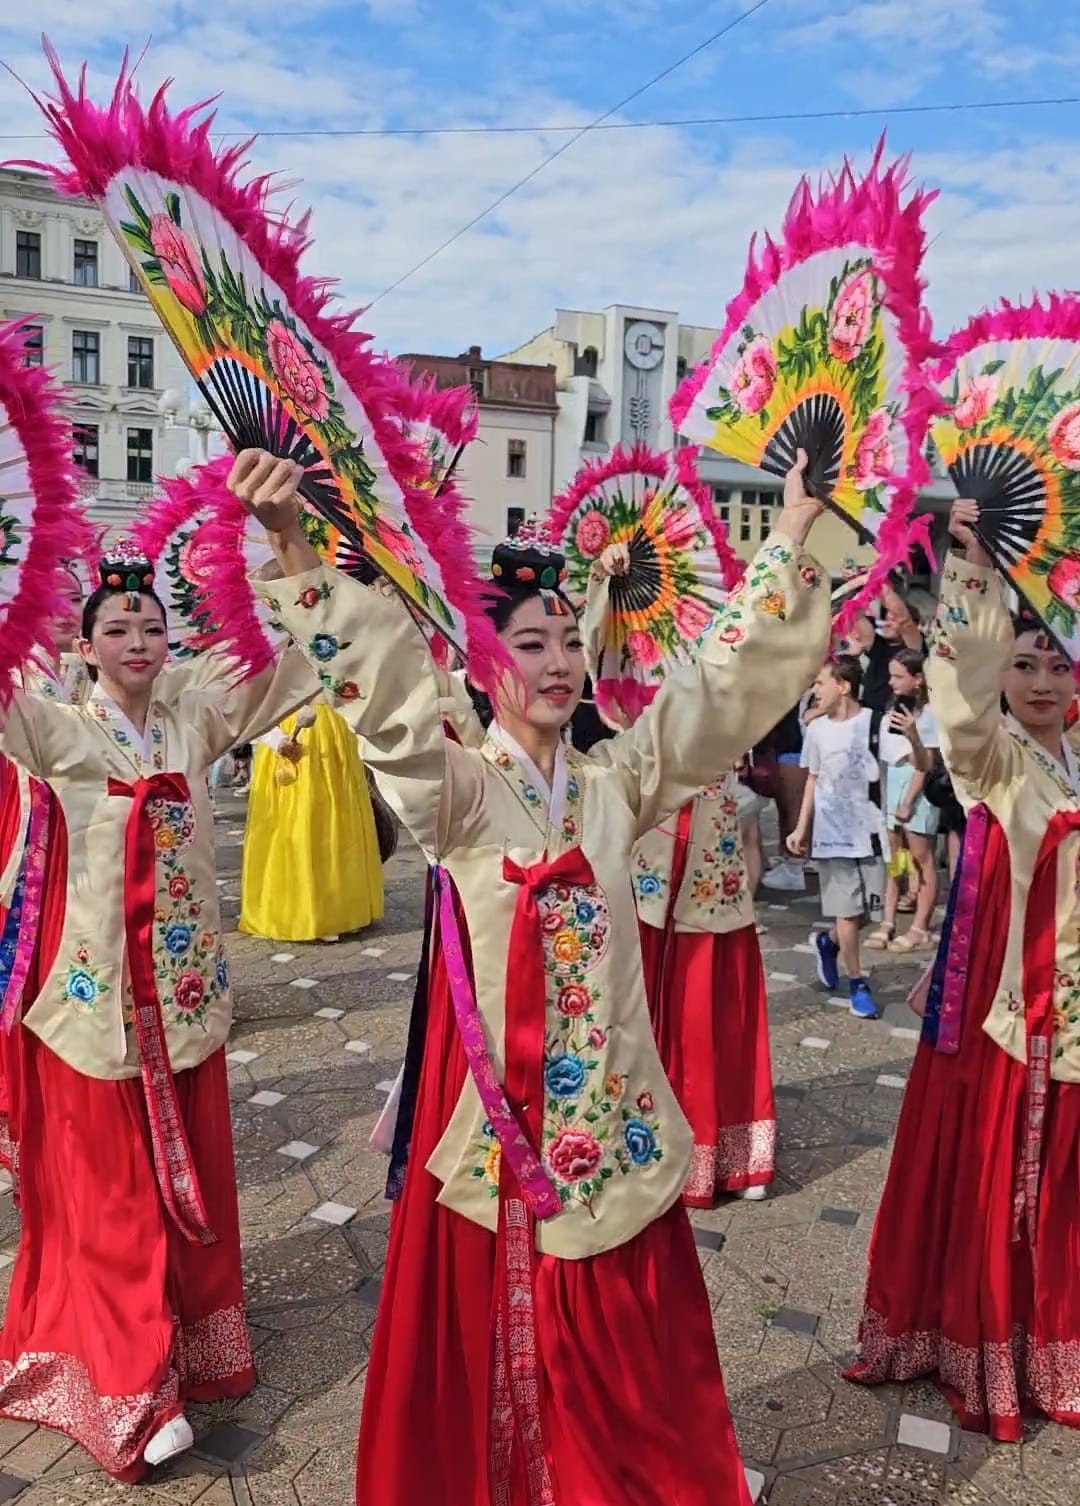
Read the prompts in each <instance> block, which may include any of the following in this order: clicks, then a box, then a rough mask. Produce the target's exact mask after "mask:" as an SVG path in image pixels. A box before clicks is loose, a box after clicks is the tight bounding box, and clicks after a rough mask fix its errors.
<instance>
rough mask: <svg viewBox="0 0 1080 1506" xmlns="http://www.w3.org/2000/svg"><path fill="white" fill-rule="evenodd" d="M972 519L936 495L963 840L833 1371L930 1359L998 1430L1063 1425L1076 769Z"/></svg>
mask: <svg viewBox="0 0 1080 1506" xmlns="http://www.w3.org/2000/svg"><path fill="white" fill-rule="evenodd" d="M977 520H978V507H977V505H976V504H975V503H974V502H971V501H960V502H957V503H955V504H954V507H953V513H952V519H951V525H950V526H951V530H952V535H953V538H954V539H955V540H956V543H957V545H958V546H959V553H954V554H952V555H950V556H949V558H948V561H947V563H946V567H945V573H944V579H943V584H942V591H941V601H940V605H939V607H938V612H937V619H936V622H935V625H934V629H933V634H932V642H931V650H930V658H929V662H928V677H929V682H930V700H931V704H932V706H933V708H934V713H935V716H936V718H937V724H938V729H939V733H940V740H941V751H942V754H943V756H944V760H945V763H946V765H947V767H948V770H949V773H950V775H951V777H952V780H953V783H954V785H955V787H956V791H957V794H958V795H959V796H960V797H961V799H962V800H963V801H964V803H965V805H966V806H967V807H968V823H967V831H966V834H965V845H964V851H963V855H962V857H961V860H960V868H959V873H958V877H957V880H956V883H955V885H954V890H953V896H952V898H951V900H950V907H949V912H948V914H947V916H946V926H945V931H944V932H943V946H945V947H946V948H947V950H946V953H945V954H944V955H943V956H939V963H940V964H941V966H940V972H939V976H938V977H937V979H936V980H935V981H936V991H935V988H932V989H931V993H930V999H929V1004H928V1008H927V1013H926V1017H925V1021H924V1031H923V1040H922V1042H921V1044H920V1046H919V1050H918V1054H917V1056H916V1060H915V1065H914V1068H913V1071H912V1074H911V1078H910V1080H909V1083H908V1088H907V1092H906V1094H905V1097H904V1105H903V1109H902V1112H901V1115H900V1123H899V1127H898V1129H897V1136H896V1146H895V1149H894V1152H893V1158H892V1166H891V1168H890V1171H889V1176H888V1180H887V1182H886V1185H885V1191H884V1194H883V1197H882V1202H881V1209H880V1212H879V1214H878V1218H877V1224H876V1227H875V1230H874V1238H873V1242H872V1245H871V1251H870V1269H869V1278H868V1282H867V1290H866V1303H865V1307H864V1310H863V1317H862V1324H861V1328H860V1350H861V1352H860V1357H859V1359H858V1361H857V1363H856V1364H855V1365H854V1366H853V1367H852V1369H851V1371H850V1372H849V1376H850V1378H851V1379H853V1380H858V1381H863V1382H878V1381H896V1380H900V1381H904V1380H910V1379H912V1378H914V1377H917V1376H923V1375H933V1376H936V1378H937V1381H938V1384H939V1386H940V1387H941V1389H942V1391H943V1392H944V1394H945V1396H946V1398H947V1399H948V1401H949V1402H950V1403H951V1405H952V1407H953V1410H954V1411H955V1413H956V1415H957V1417H958V1418H959V1420H960V1423H961V1426H963V1427H965V1428H969V1429H973V1430H979V1431H983V1432H989V1433H990V1434H991V1435H992V1436H993V1437H994V1438H997V1439H1004V1440H1008V1441H1014V1442H1016V1441H1019V1440H1020V1439H1021V1438H1022V1437H1023V1418H1024V1414H1025V1413H1028V1412H1039V1413H1042V1414H1043V1415H1044V1416H1046V1417H1050V1418H1053V1419H1054V1420H1055V1421H1056V1422H1060V1423H1065V1424H1067V1425H1068V1426H1071V1427H1080V1261H1078V1260H1077V1251H1078V1249H1080V1171H1078V1168H1080V924H1078V922H1080V891H1078V887H1077V880H1076V875H1077V872H1078V864H1080V777H1078V770H1077V764H1076V759H1075V757H1074V755H1073V753H1072V750H1071V749H1070V747H1069V746H1068V743H1067V741H1066V739H1065V735H1064V734H1065V717H1066V713H1067V711H1068V708H1069V703H1070V701H1071V700H1072V696H1073V693H1074V689H1075V685H1074V680H1073V674H1072V667H1071V665H1070V663H1069V661H1068V660H1067V659H1066V657H1065V656H1064V654H1062V653H1061V652H1060V650H1059V649H1058V648H1057V646H1056V645H1055V643H1054V642H1053V640H1052V639H1051V638H1050V637H1049V635H1048V634H1047V633H1046V632H1045V631H1044V630H1043V629H1042V627H1041V626H1040V625H1039V624H1038V623H1034V622H1032V621H1031V620H1030V619H1027V620H1022V621H1020V622H1019V623H1014V622H1013V621H1012V620H1011V619H1010V617H1009V614H1008V612H1007V610H1006V607H1005V602H1004V598H1003V594H1002V588H1001V583H1000V580H999V579H998V577H997V576H996V575H995V573H994V571H993V570H992V569H991V566H990V561H989V558H988V556H987V555H986V553H985V552H984V550H983V549H982V547H981V545H980V544H979V543H978V540H977V538H976V536H975V534H974V532H973V527H974V525H975V524H976V522H977ZM965 556H966V557H965ZM1002 693H1004V697H1005V702H1006V704H1007V707H1008V712H1007V714H1003V713H1002V709H1001V696H1002Z"/></svg>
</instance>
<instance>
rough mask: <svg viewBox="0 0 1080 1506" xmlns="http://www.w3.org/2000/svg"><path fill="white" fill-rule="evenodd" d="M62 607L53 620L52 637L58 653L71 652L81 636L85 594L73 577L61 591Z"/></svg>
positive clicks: (68, 579) (64, 584) (66, 581)
mask: <svg viewBox="0 0 1080 1506" xmlns="http://www.w3.org/2000/svg"><path fill="white" fill-rule="evenodd" d="M60 596H61V605H60V607H59V608H58V610H57V613H56V616H55V617H54V618H53V624H52V635H53V641H54V642H55V644H56V649H57V652H58V653H61V654H67V653H70V652H71V648H72V645H73V644H74V642H75V639H76V638H77V637H78V636H79V624H80V622H81V621H82V609H83V594H82V587H81V586H80V585H79V583H78V581H76V580H75V579H74V578H73V577H68V578H67V579H66V580H65V581H64V583H63V585H62V587H61V591H60Z"/></svg>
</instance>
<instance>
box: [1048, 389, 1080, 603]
mask: <svg viewBox="0 0 1080 1506" xmlns="http://www.w3.org/2000/svg"><path fill="white" fill-rule="evenodd" d="M1046 437H1047V439H1048V440H1049V441H1050V449H1051V450H1052V451H1053V454H1054V458H1055V459H1056V460H1057V461H1059V462H1060V464H1061V465H1063V466H1064V467H1065V469H1066V470H1067V471H1080V403H1070V404H1069V406H1068V407H1067V408H1062V410H1061V412H1060V413H1059V414H1058V416H1057V418H1055V419H1054V422H1053V423H1052V424H1051V425H1050V428H1049V430H1048V431H1047V436H1046ZM1052 589H1053V587H1051V590H1052Z"/></svg>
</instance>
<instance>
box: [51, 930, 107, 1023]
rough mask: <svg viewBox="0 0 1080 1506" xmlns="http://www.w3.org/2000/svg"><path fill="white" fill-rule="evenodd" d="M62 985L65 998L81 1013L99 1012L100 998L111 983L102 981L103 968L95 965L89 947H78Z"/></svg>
mask: <svg viewBox="0 0 1080 1506" xmlns="http://www.w3.org/2000/svg"><path fill="white" fill-rule="evenodd" d="M62 987H63V991H64V998H65V1000H66V1001H67V1002H68V1003H69V1004H70V1005H71V1007H72V1008H73V1009H74V1010H76V1011H77V1012H78V1013H79V1014H96V1013H97V1007H98V1000H99V999H100V998H101V996H102V995H103V994H107V993H108V992H109V985H108V984H107V983H104V982H102V979H101V968H100V967H97V966H95V965H94V963H93V961H92V959H91V955H90V949H89V948H88V947H86V946H80V947H77V948H76V950H75V959H74V961H72V962H70V963H69V964H68V971H67V977H66V978H65V979H64V981H63V985H62Z"/></svg>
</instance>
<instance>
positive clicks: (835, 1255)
mask: <svg viewBox="0 0 1080 1506" xmlns="http://www.w3.org/2000/svg"><path fill="white" fill-rule="evenodd" d="M241 822H242V809H241V807H240V805H239V803H238V802H234V801H230V802H229V803H227V804H226V805H225V807H224V810H223V816H222V821H221V832H220V838H221V866H220V872H221V874H222V893H223V895H224V898H225V902H226V915H227V917H232V918H235V913H236V891H237V884H238V878H237V869H238V865H239V855H240V841H241V837H242V825H241ZM422 880H423V865H422V862H421V859H420V857H419V854H418V853H417V852H416V851H415V849H413V848H411V846H410V847H407V848H406V850H404V851H402V852H400V853H399V854H398V855H397V856H395V857H394V858H393V859H392V861H391V863H390V864H389V866H388V868H387V873H386V886H387V893H386V919H385V920H384V922H383V923H382V924H381V925H380V926H378V927H376V928H374V929H372V930H371V931H369V932H366V933H364V934H363V935H362V936H360V937H358V938H355V939H349V940H345V941H341V942H338V943H336V944H333V945H318V946H311V947H307V946H282V945H271V944H268V943H265V942H261V941H255V940H252V939H251V938H247V937H240V936H235V935H234V936H233V937H232V944H231V954H232V960H233V967H234V974H235V976H236V978H237V979H238V983H239V989H238V1010H237V1024H236V1030H235V1035H234V1038H233V1041H232V1044H231V1048H230V1050H231V1056H230V1078H231V1084H232V1098H233V1106H234V1122H235V1131H236V1169H237V1175H238V1178H239V1185H240V1208H241V1216H242V1220H243V1232H244V1247H245V1266H246V1277H247V1300H248V1313H249V1317H250V1321H251V1326H252V1332H253V1336H254V1341H255V1344H256V1347H257V1355H258V1363H259V1372H260V1383H259V1386H258V1388H257V1389H256V1390H255V1391H254V1393H253V1394H252V1395H251V1396H250V1397H248V1398H246V1399H244V1400H242V1401H238V1402H228V1403H224V1404H221V1405H217V1406H209V1407H198V1408H195V1409H193V1413H192V1421H193V1424H194V1426H195V1430H196V1433H197V1443H196V1451H195V1452H194V1453H192V1454H190V1455H189V1456H187V1457H186V1458H185V1459H184V1460H183V1461H181V1462H179V1463H177V1464H175V1465H173V1466H171V1467H166V1468H165V1469H163V1470H161V1471H160V1472H159V1473H158V1474H157V1475H156V1476H155V1477H153V1478H152V1479H151V1480H150V1481H149V1482H148V1484H146V1485H143V1486H141V1487H127V1486H122V1485H118V1484H116V1483H114V1482H112V1481H110V1480H109V1479H108V1478H107V1477H106V1476H104V1475H103V1474H102V1473H101V1472H100V1471H99V1470H97V1469H96V1467H95V1466H94V1465H93V1463H92V1461H91V1460H90V1459H89V1458H88V1457H87V1456H86V1455H85V1454H84V1453H83V1452H82V1451H81V1450H80V1449H78V1448H75V1447H73V1446H72V1445H71V1444H70V1443H69V1442H68V1441H67V1440H66V1439H65V1438H63V1437H62V1436H61V1435H59V1434H56V1433H51V1432H47V1431H44V1430H35V1429H33V1428H30V1427H25V1426H21V1425H17V1424H14V1423H10V1422H0V1506H2V1503H4V1502H6V1501H8V1500H11V1499H13V1498H15V1497H18V1500H19V1503H20V1506H44V1503H46V1502H48V1503H50V1506H91V1503H96V1502H99V1501H106V1500H108V1501H110V1502H111V1501H114V1500H116V1501H118V1500H122V1499H123V1498H125V1497H128V1498H132V1499H133V1498H134V1497H135V1495H136V1493H139V1494H140V1495H141V1497H142V1499H143V1500H155V1499H157V1500H165V1501H170V1502H175V1503H177V1506H192V1503H194V1502H196V1501H198V1502H200V1503H201V1506H234V1503H235V1506H351V1502H352V1499H353V1468H354V1449H355V1443H356V1429H357V1420H358V1417H359V1413H360V1401H361V1396H362V1393H363V1385H364V1367H365V1364H366V1362H367V1355H368V1347H369V1344H370V1340H371V1333H372V1328H373V1325H374V1322H375V1310H376V1304H377V1302H378V1298H379V1284H380V1272H381V1268H382V1263H383V1257H384V1252H385V1245H386V1238H387V1229H388V1213H387V1205H386V1204H385V1203H384V1201H383V1198H382V1187H383V1177H384V1170H385V1166H384V1162H383V1161H382V1159H381V1158H379V1157H377V1156H375V1155H374V1154H373V1153H372V1152H371V1151H370V1150H369V1149H368V1145H367V1139H368V1135H369V1133H370V1130H371V1126H372V1124H373V1122H374V1119H375V1116H376V1114H377V1112H378V1110H379V1108H380V1107H381V1105H382V1103H383V1101H384V1098H385V1093H386V1091H387V1089H388V1088H389V1086H390V1082H391V1079H392V1078H393V1077H394V1075H395V1073H396V1071H397V1068H398V1064H399V1059H400V1055H401V1051H402V1048H403V1042H404V1034H405V1026H406V1018H407V1010H408V1006H409V1002H410V1000H411V997H412V987H413V978H414V970H415V967H416V963H417V957H418V952H419V942H420V928H421V924H422ZM817 914H818V911H817V903H816V899H815V898H813V897H812V896H807V897H800V898H797V899H790V898H788V897H783V901H782V902H778V903H776V904H773V903H770V902H769V899H768V896H766V898H765V900H764V902H763V903H762V905H761V907H760V911H759V920H760V921H761V923H762V924H763V925H764V926H765V927H766V932H765V934H764V935H763V936H762V945H763V947H764V949H765V961H766V966H767V969H768V972H769V997H770V1015H771V1023H772V1043H773V1064H774V1070H775V1076H776V1083H777V1110H778V1116H779V1154H778V1165H779V1174H778V1177H777V1181H776V1183H775V1184H774V1186H773V1189H772V1192H771V1195H770V1198H769V1200H768V1201H767V1202H764V1203H757V1204H752V1203H743V1202H739V1201H731V1202H727V1203H725V1204H724V1206H722V1207H720V1208H718V1209H717V1210H715V1211H714V1212H711V1213H707V1214H697V1215H695V1218H694V1223H695V1229H696V1235H697V1241H698V1246H699V1250H700V1254H701V1260H702V1264H703V1267H704V1272H705V1279H706V1282H707V1285H708V1289H709V1292H710V1295H711V1298H712V1303H713V1311H714V1315H715V1323H716V1332H717V1337H718V1340H719V1345H720V1352H721V1357H722V1359H723V1363H724V1369H725V1372H726V1376H727V1384H728V1390H729V1395H730V1399H731V1404H732V1410H733V1412H734V1415H735V1422H736V1426H737V1429H738V1434H739V1441H740V1444H741V1446H742V1451H743V1457H744V1459H745V1461H746V1464H747V1469H748V1473H749V1474H750V1478H751V1483H752V1485H753V1486H754V1488H755V1489H757V1490H758V1491H759V1492H760V1493H761V1498H762V1499H767V1500H768V1502H769V1503H770V1506H838V1503H841V1502H842V1503H845V1506H864V1503H865V1506H931V1503H935V1502H950V1503H955V1506H1074V1503H1075V1502H1076V1500H1077V1494H1078V1489H1080V1487H1078V1485H1077V1480H1078V1478H1080V1477H1078V1474H1077V1466H1078V1463H1080V1434H1078V1433H1075V1432H1070V1431H1068V1430H1065V1429H1062V1428H1056V1427H1053V1426H1050V1425H1043V1426H1038V1425H1037V1426H1034V1427H1032V1428H1031V1429H1030V1431H1029V1433H1028V1435H1027V1440H1026V1442H1025V1443H1024V1444H1023V1445H1022V1446H1019V1447H1010V1446H998V1447H996V1448H991V1447H990V1446H989V1445H988V1444H987V1442H986V1441H985V1440H984V1439H982V1438H981V1437H978V1436H974V1435H971V1434H967V1433H962V1432H959V1431H958V1430H957V1429H956V1428H955V1427H954V1426H953V1424H952V1421H951V1416H950V1413H949V1411H948V1409H947V1408H946V1407H945V1405H944V1404H943V1402H942V1401H941V1399H940V1398H939V1397H938V1395H937V1393H936V1392H935V1391H934V1390H933V1388H931V1387H930V1386H927V1385H909V1386H894V1387H886V1388H882V1389H879V1390H874V1391H867V1390H863V1389H860V1388H856V1387H852V1386H849V1385H847V1384H845V1383H844V1382H843V1381H842V1380H841V1379H840V1377H839V1370H840V1366H841V1362H842V1360H843V1358H844V1357H845V1356H846V1355H847V1354H848V1353H850V1350H851V1346H852V1343H853V1336H854V1332H855V1326H856V1321H857V1317H858V1310H859V1304H860V1300H861V1294H862V1284H863V1273H864V1267H865V1260H866V1250H867V1244H868V1242H869V1239H870V1230H871V1223H872V1219H873V1215H874V1210H875V1207H876V1204H877V1200H878V1197H879V1195H880V1190H881V1185H882V1180H883V1177H884V1175H885V1170H886V1167H887V1164H888V1158H889V1150H890V1137H891V1134H892V1131H893V1128H894V1124H895V1119H896V1114H897V1111H898V1109H899V1105H900V1099H901V1094H902V1090H903V1086H904V1080H905V1078H906V1076H907V1073H908V1071H909V1068H910V1063H911V1058H912V1054H913V1052H914V1049H915V1030H914V1025H915V1021H914V1018H913V1017H912V1016H911V1015H910V1013H909V1012H908V1011H907V1009H906V1006H905V1005H904V1003H903V999H904V995H905V993H906V992H907V989H908V987H910V984H911V981H912V979H913V977H914V975H915V964H913V963H912V962H910V961H904V960H902V959H899V958H898V959H895V960H894V959H890V960H888V961H887V962H884V963H882V964H881V965H880V966H879V967H878V969H877V972H876V982H877V989H878V994H879V997H880V999H881V1001H882V1002H883V1003H886V1004H887V1009H886V1013H885V1018H884V1020H883V1021H881V1022H878V1023H866V1022H859V1021H856V1020H854V1019H853V1018H852V1017H851V1016H850V1015H849V1013H848V1012H847V1009H846V1006H842V1001H836V1002H835V1003H834V1002H833V1001H831V1000H829V999H827V998H826V997H825V996H824V995H823V994H822V993H821V992H820V991H819V990H818V989H817V987H816V984H815V983H814V982H813V980H814V977H815V973H814V959H813V956H812V955H811V953H810V949H809V947H808V946H807V936H808V934H809V931H810V928H811V926H812V924H813V922H814V921H815V920H816V919H817ZM17 1239H18V1224H17V1219H16V1216H15V1215H14V1213H13V1211H12V1209H11V1206H10V1198H9V1197H4V1198H2V1199H0V1251H7V1252H8V1253H6V1254H0V1262H2V1263H3V1266H4V1268H5V1269H4V1270H3V1271H2V1272H0V1279H3V1282H4V1285H5V1287H6V1282H7V1278H8V1273H9V1271H10V1264H11V1259H12V1257H13V1253H14V1249H15V1245H16V1242H17ZM673 1383H675V1384H677V1377H675V1378H673ZM422 1443H423V1440H418V1446H422ZM417 1506H422V1503H417ZM717 1506H725V1503H724V1502H721V1501H718V1502H717Z"/></svg>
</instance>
